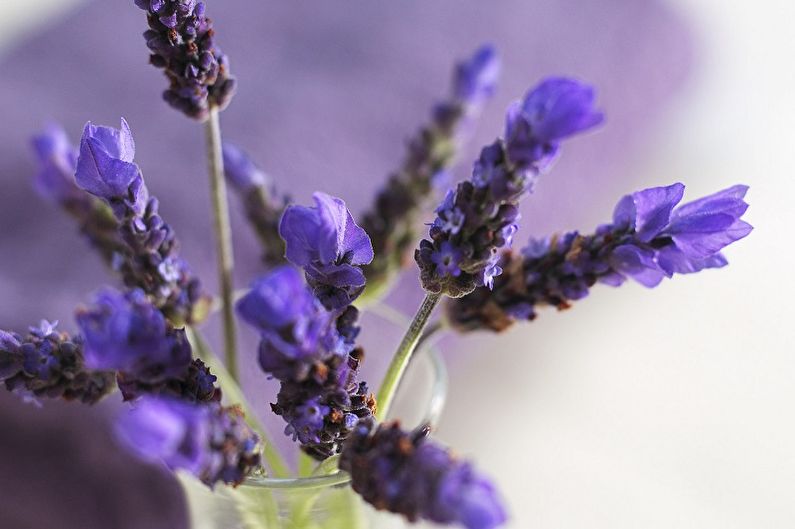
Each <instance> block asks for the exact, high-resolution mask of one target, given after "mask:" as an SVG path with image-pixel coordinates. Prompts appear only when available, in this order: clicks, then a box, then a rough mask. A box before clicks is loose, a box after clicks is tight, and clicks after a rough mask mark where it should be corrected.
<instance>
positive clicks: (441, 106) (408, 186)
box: [361, 45, 500, 293]
mask: <svg viewBox="0 0 795 529" xmlns="http://www.w3.org/2000/svg"><path fill="white" fill-rule="evenodd" d="M499 74H500V60H499V57H498V55H497V52H496V50H495V49H494V47H493V46H491V45H484V46H481V47H480V48H478V49H477V50H476V51H475V52H474V53H473V54H472V56H471V57H469V58H468V59H466V60H464V61H461V62H460V63H458V64H457V65H456V66H455V69H454V71H453V79H452V89H451V94H450V96H449V97H448V98H447V99H446V100H444V101H442V102H440V103H438V104H437V105H436V106H435V107H434V111H433V113H432V115H431V120H430V122H429V123H428V124H426V125H424V126H423V127H422V128H420V130H419V131H418V132H417V133H416V134H415V136H414V137H413V138H411V139H410V140H409V142H408V145H407V153H406V156H405V159H404V161H403V164H402V165H401V166H400V168H399V169H398V170H397V171H395V173H394V174H392V175H391V176H390V177H389V180H388V181H387V183H386V185H385V186H384V187H383V188H382V189H381V190H380V191H379V192H378V194H377V195H376V198H375V202H374V203H373V206H372V207H371V209H370V210H369V211H367V212H366V213H365V214H364V215H363V216H362V222H361V225H362V227H363V228H364V230H365V231H366V232H367V233H368V234H369V235H370V237H371V238H372V241H373V248H374V250H375V259H374V260H373V262H372V263H371V264H369V265H368V266H366V267H365V268H364V272H365V275H366V277H367V282H368V285H369V286H368V289H369V290H368V292H371V291H373V292H376V293H377V292H379V291H381V290H383V289H384V288H385V287H386V286H387V285H388V282H389V281H390V280H391V279H392V278H393V276H394V275H395V274H396V272H398V271H399V270H400V269H401V268H403V267H404V266H406V265H407V264H408V263H410V262H411V260H410V257H409V256H408V255H407V254H410V251H411V248H412V247H413V246H414V244H415V241H416V239H417V238H418V237H419V230H418V223H419V222H420V220H421V219H420V217H421V215H422V214H423V212H424V210H425V209H426V208H427V207H428V206H429V204H430V202H431V201H432V199H433V197H434V195H435V194H434V188H436V187H439V186H438V185H437V184H438V183H439V182H440V181H442V180H444V179H445V178H446V177H447V176H449V173H448V170H449V169H450V167H451V166H452V165H453V163H454V161H455V157H456V154H457V152H458V151H459V150H460V149H461V147H462V145H463V143H465V141H464V140H465V138H466V137H467V136H468V134H467V132H468V131H469V130H470V129H471V128H472V126H473V122H474V121H475V119H476V118H477V116H478V115H479V114H480V112H481V110H482V108H483V105H484V104H485V103H486V101H488V100H489V99H490V98H491V96H492V95H493V94H494V92H495V88H496V84H497V78H498V77H499Z"/></svg>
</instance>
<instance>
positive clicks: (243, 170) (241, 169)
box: [223, 143, 267, 192]
mask: <svg viewBox="0 0 795 529" xmlns="http://www.w3.org/2000/svg"><path fill="white" fill-rule="evenodd" d="M223 153H224V173H225V175H226V178H227V180H229V183H230V184H232V186H233V187H234V188H236V189H237V190H238V191H241V192H246V191H248V190H250V189H252V188H254V187H261V186H264V185H265V182H266V181H267V177H266V176H265V173H264V172H263V171H262V170H261V169H260V168H259V167H257V165H256V164H255V163H254V162H253V161H252V160H251V158H250V157H249V156H248V155H247V154H246V153H245V152H244V151H243V150H242V149H240V148H239V147H237V146H236V145H233V144H231V143H224V145H223Z"/></svg>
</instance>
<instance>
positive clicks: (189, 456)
mask: <svg viewBox="0 0 795 529" xmlns="http://www.w3.org/2000/svg"><path fill="white" fill-rule="evenodd" d="M116 434H117V437H118V438H119V441H120V442H121V443H122V444H123V445H124V446H125V447H126V448H127V449H129V450H130V451H131V452H132V453H133V454H135V455H136V456H138V457H139V458H141V459H143V460H145V461H151V462H163V463H165V465H166V466H167V467H169V468H170V469H172V470H177V469H180V470H185V471H187V472H189V473H191V474H193V475H194V476H196V477H197V478H198V479H200V480H201V481H202V482H203V483H204V484H206V485H207V486H209V487H211V488H212V487H213V486H214V485H215V484H216V483H219V482H223V483H226V484H229V485H239V484H240V483H242V482H243V480H244V479H245V478H246V476H247V475H249V474H250V473H251V472H252V471H253V470H254V469H255V468H257V467H258V466H259V465H260V448H261V447H260V442H259V438H258V437H257V435H256V434H255V433H254V432H253V431H252V430H251V429H250V428H249V427H248V426H247V425H246V423H245V421H244V418H243V413H242V412H241V411H240V410H239V409H238V408H235V407H231V408H224V407H221V405H220V404H205V405H196V404H189V403H185V402H180V401H177V400H171V399H163V398H159V399H156V398H145V399H142V400H141V401H140V402H139V403H137V405H136V407H135V408H134V409H133V410H131V411H130V412H128V413H127V414H126V415H125V416H122V417H121V418H120V419H119V420H118V422H117V424H116Z"/></svg>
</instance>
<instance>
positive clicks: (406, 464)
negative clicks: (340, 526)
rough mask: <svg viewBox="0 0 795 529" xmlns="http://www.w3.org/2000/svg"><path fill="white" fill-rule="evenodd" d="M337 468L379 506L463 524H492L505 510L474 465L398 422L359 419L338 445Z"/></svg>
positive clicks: (476, 528)
mask: <svg viewBox="0 0 795 529" xmlns="http://www.w3.org/2000/svg"><path fill="white" fill-rule="evenodd" d="M340 469H342V470H345V471H346V472H349V473H350V475H351V484H352V486H353V489H354V490H355V491H356V492H358V493H359V494H361V495H362V497H363V498H364V499H365V500H366V501H367V502H369V503H371V504H372V505H374V506H375V507H376V508H377V509H383V510H388V511H391V512H395V513H399V514H402V515H403V516H405V517H407V518H408V519H409V520H411V521H416V520H418V519H420V518H423V519H426V520H431V521H434V522H437V523H444V524H459V525H462V526H464V527H466V528H467V529H492V528H494V527H498V526H500V525H502V524H503V523H505V521H506V519H507V516H506V513H505V510H504V508H503V506H502V503H501V501H500V499H499V498H498V496H497V492H496V490H495V489H494V486H493V485H492V484H491V482H490V481H489V480H487V479H486V478H484V477H483V476H481V475H480V474H478V473H477V472H476V471H475V470H474V469H473V468H472V466H471V465H470V464H469V463H467V462H465V461H461V460H458V459H456V458H455V457H454V456H453V455H452V454H451V453H450V452H449V451H447V450H446V449H444V448H442V447H441V446H438V445H436V444H435V443H433V442H431V441H429V440H428V439H427V431H426V430H424V429H423V430H419V431H416V432H406V431H404V430H402V429H401V428H400V425H399V424H398V423H388V424H382V425H380V426H378V427H376V426H375V423H374V422H373V421H362V422H360V423H359V425H358V426H357V427H356V429H355V430H354V432H353V433H352V434H351V435H350V437H349V438H348V440H347V442H346V443H345V446H344V448H343V450H342V456H341V459H340Z"/></svg>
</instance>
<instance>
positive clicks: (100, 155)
mask: <svg viewBox="0 0 795 529" xmlns="http://www.w3.org/2000/svg"><path fill="white" fill-rule="evenodd" d="M134 155H135V143H134V141H133V137H132V133H131V132H130V128H129V125H127V122H126V121H125V120H124V119H122V120H121V128H120V129H114V128H112V127H98V126H95V125H93V124H91V123H88V124H87V125H86V127H85V130H84V131H83V137H82V139H81V141H80V155H79V157H78V160H77V168H76V173H75V178H76V181H77V185H78V186H80V187H81V188H82V189H84V190H85V191H88V192H89V193H91V194H92V195H95V196H97V197H99V198H101V199H103V200H105V201H106V202H107V203H108V204H109V205H110V207H111V208H112V210H113V213H114V215H115V217H116V219H117V221H118V223H119V235H120V238H121V240H122V241H123V242H124V244H125V246H126V250H125V251H124V252H123V253H121V254H117V255H116V262H115V263H114V266H115V267H116V268H117V269H118V271H119V272H120V273H121V276H122V279H123V280H124V283H125V285H127V286H128V287H131V288H141V289H142V290H143V291H144V292H146V294H147V295H148V296H149V297H150V299H151V300H152V301H153V303H154V304H155V305H157V307H158V308H159V309H160V310H162V311H163V313H164V314H165V315H166V316H167V317H168V318H169V319H170V320H171V321H172V322H173V323H174V324H176V325H181V324H184V323H192V322H196V321H201V320H202V319H203V318H204V317H205V315H206V312H207V309H208V307H209V300H208V298H207V296H206V295H205V294H204V293H203V292H202V289H201V284H200V282H199V279H198V278H197V277H196V276H194V275H193V272H192V271H191V270H190V267H189V266H188V264H187V263H186V262H185V261H184V260H183V259H182V258H180V257H179V245H178V243H177V239H176V235H175V234H174V231H173V230H172V229H171V227H170V226H169V225H168V224H166V223H165V221H163V219H162V218H161V217H160V215H159V214H158V206H159V203H158V201H157V199H156V198H154V197H152V198H150V197H149V191H148V190H147V188H146V185H145V184H144V180H143V176H142V175H141V171H140V169H139V168H138V166H137V165H136V164H135V163H133V157H134Z"/></svg>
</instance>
